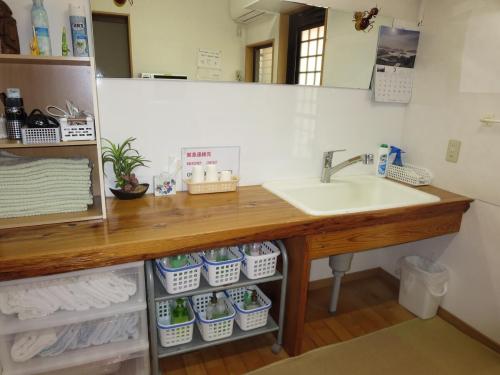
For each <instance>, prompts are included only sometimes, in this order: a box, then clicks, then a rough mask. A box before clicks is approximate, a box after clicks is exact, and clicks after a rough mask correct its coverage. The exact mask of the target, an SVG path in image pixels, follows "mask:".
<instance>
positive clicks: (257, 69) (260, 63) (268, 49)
mask: <svg viewBox="0 0 500 375" xmlns="http://www.w3.org/2000/svg"><path fill="white" fill-rule="evenodd" d="M253 56H254V60H253V61H254V63H253V81H254V82H259V83H272V81H273V45H272V44H269V45H266V46H259V47H255V48H254V50H253Z"/></svg>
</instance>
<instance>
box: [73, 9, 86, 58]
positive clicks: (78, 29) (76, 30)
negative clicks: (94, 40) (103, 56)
mask: <svg viewBox="0 0 500 375" xmlns="http://www.w3.org/2000/svg"><path fill="white" fill-rule="evenodd" d="M69 23H70V24H71V36H72V39H73V56H76V57H88V56H89V37H88V33H87V19H86V18H85V11H84V9H83V8H82V7H81V6H80V5H75V4H70V6H69Z"/></svg>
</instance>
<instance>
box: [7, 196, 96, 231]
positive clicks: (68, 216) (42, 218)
mask: <svg viewBox="0 0 500 375" xmlns="http://www.w3.org/2000/svg"><path fill="white" fill-rule="evenodd" d="M101 207H102V206H101V198H100V197H94V204H93V205H92V206H90V207H89V209H88V210H87V211H83V212H68V213H61V214H50V215H39V216H24V217H14V218H10V219H0V229H9V228H20V227H31V226H38V225H46V224H59V223H74V222H77V221H87V220H99V219H102V218H103V214H102V209H101Z"/></svg>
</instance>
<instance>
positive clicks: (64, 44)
mask: <svg viewBox="0 0 500 375" xmlns="http://www.w3.org/2000/svg"><path fill="white" fill-rule="evenodd" d="M61 42H62V55H63V56H69V47H68V38H67V36H66V27H65V26H64V27H63V31H62V40H61Z"/></svg>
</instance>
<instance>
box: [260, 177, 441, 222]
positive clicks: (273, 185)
mask: <svg viewBox="0 0 500 375" xmlns="http://www.w3.org/2000/svg"><path fill="white" fill-rule="evenodd" d="M263 187H264V188H265V189H267V190H269V191H270V192H271V193H274V194H276V195H277V196H278V197H280V198H281V199H284V200H285V201H287V202H288V203H290V204H291V205H293V206H295V207H297V208H298V209H300V210H302V211H304V212H305V213H307V214H309V215H314V216H327V215H338V214H347V213H354V212H365V211H373V210H381V209H387V208H396V207H406V206H413V205H417V204H425V203H433V202H439V200H440V198H439V197H436V196H435V195H432V194H428V193H425V192H423V191H419V190H417V189H413V188H410V187H407V186H404V185H401V184H399V183H397V182H393V181H389V180H387V179H384V178H379V177H375V176H349V177H335V176H334V177H333V179H332V182H331V183H329V184H325V183H321V182H320V180H319V178H318V179H302V180H287V181H275V182H266V183H265V184H264V185H263Z"/></svg>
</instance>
